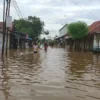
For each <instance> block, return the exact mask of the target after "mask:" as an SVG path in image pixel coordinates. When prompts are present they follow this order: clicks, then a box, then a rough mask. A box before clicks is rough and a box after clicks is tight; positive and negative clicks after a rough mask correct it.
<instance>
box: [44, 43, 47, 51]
mask: <svg viewBox="0 0 100 100" xmlns="http://www.w3.org/2000/svg"><path fill="white" fill-rule="evenodd" d="M47 49H48V44H47V42H45V43H44V50H45V51H47Z"/></svg>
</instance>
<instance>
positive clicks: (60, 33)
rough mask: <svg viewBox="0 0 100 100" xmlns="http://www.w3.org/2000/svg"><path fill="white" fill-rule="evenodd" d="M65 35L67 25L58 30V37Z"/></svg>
mask: <svg viewBox="0 0 100 100" xmlns="http://www.w3.org/2000/svg"><path fill="white" fill-rule="evenodd" d="M65 34H67V24H66V25H65V26H64V27H63V28H62V29H60V30H59V36H63V35H65Z"/></svg>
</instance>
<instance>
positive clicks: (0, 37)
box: [0, 34, 2, 51]
mask: <svg viewBox="0 0 100 100" xmlns="http://www.w3.org/2000/svg"><path fill="white" fill-rule="evenodd" d="M1 50H2V34H0V51H1Z"/></svg>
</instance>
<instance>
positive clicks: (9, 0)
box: [6, 0, 11, 55]
mask: <svg viewBox="0 0 100 100" xmlns="http://www.w3.org/2000/svg"><path fill="white" fill-rule="evenodd" d="M10 2H11V0H8V2H7V4H8V11H7V12H8V14H7V16H9V15H10ZM8 32H9V27H7V33H6V55H7V49H8Z"/></svg>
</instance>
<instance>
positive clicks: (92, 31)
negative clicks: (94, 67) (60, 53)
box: [56, 21, 100, 51]
mask: <svg viewBox="0 0 100 100" xmlns="http://www.w3.org/2000/svg"><path fill="white" fill-rule="evenodd" d="M56 40H58V41H60V43H61V44H65V45H67V46H69V47H70V48H72V49H73V48H75V47H77V48H79V49H80V50H89V51H100V21H96V22H94V23H92V24H91V25H90V26H89V33H88V35H87V36H85V37H84V38H81V39H79V40H75V39H73V38H72V37H71V36H70V35H69V34H68V31H67V24H66V25H64V26H63V27H62V28H61V29H60V30H59V37H56Z"/></svg>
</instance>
